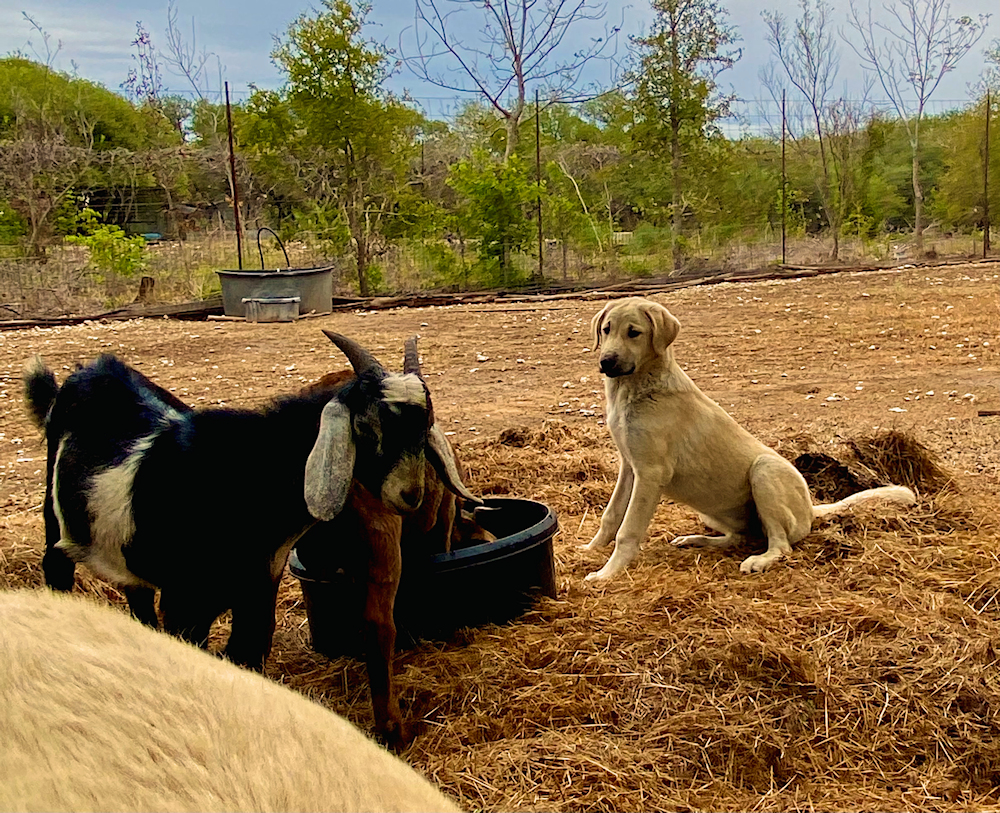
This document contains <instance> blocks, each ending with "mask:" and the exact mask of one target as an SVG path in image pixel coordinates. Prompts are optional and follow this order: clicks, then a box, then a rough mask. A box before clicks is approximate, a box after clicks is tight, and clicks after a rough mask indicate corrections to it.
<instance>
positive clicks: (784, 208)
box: [781, 90, 788, 265]
mask: <svg viewBox="0 0 1000 813" xmlns="http://www.w3.org/2000/svg"><path fill="white" fill-rule="evenodd" d="M787 196H788V175H787V173H786V170H785V91H784V90H782V91H781V264H782V265H784V264H785V263H786V262H787V259H788V257H787V255H786V251H785V243H786V220H787V218H788V200H787Z"/></svg>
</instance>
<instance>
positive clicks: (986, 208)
mask: <svg viewBox="0 0 1000 813" xmlns="http://www.w3.org/2000/svg"><path fill="white" fill-rule="evenodd" d="M991 104H992V102H991V99H990V91H989V90H987V91H986V145H985V148H984V149H983V259H984V260H985V259H986V255H987V254H988V253H989V250H990V113H992V108H991Z"/></svg>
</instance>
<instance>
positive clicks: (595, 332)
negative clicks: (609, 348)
mask: <svg viewBox="0 0 1000 813" xmlns="http://www.w3.org/2000/svg"><path fill="white" fill-rule="evenodd" d="M614 304H615V303H614V302H609V303H608V304H607V305H605V306H604V307H603V308H602V309H601V312H600V313H596V314H594V318H593V319H591V320H590V338H591V342H592V344H591V348H590V349H591V350H596V349H597V348H598V347H600V346H601V325H603V324H604V320H605V319H606V318H607V315H608V312H609V311H610V310H611V306H612V305H614Z"/></svg>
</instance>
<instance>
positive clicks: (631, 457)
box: [585, 297, 916, 581]
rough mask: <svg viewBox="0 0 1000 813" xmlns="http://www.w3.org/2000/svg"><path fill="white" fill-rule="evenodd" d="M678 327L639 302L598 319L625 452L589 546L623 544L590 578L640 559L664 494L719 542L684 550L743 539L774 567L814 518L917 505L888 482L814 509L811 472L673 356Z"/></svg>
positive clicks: (688, 539)
mask: <svg viewBox="0 0 1000 813" xmlns="http://www.w3.org/2000/svg"><path fill="white" fill-rule="evenodd" d="M679 331H680V322H679V321H678V320H677V319H676V318H675V317H674V316H673V314H671V313H670V311H668V310H667V309H666V308H665V307H663V306H662V305H660V304H658V303H656V302H652V301H650V300H647V299H642V298H640V297H632V298H628V299H620V300H617V301H613V302H610V303H608V304H607V305H606V306H605V307H604V309H603V310H601V312H600V313H598V314H597V315H596V316H594V318H593V320H592V322H591V334H592V338H593V344H594V349H598V348H599V349H600V351H601V353H600V366H601V372H602V373H603V374H604V375H605V380H604V392H605V399H606V403H607V424H608V428H609V429H610V430H611V437H612V438H613V439H614V442H615V445H616V446H617V447H618V451H619V454H620V456H621V461H620V468H619V471H618V482H617V483H616V484H615V489H614V492H613V493H612V495H611V500H610V502H609V503H608V506H607V508H606V509H605V510H604V514H603V516H602V517H601V526H600V529H599V530H598V532H597V534H596V535H595V536H594V538H593V539H592V540H591V541H590V543H589V544H587V545H586V546H585V547H586V548H587V549H588V550H597V549H600V548H603V547H604V546H606V545H609V544H610V543H611V542H614V543H615V549H614V552H613V553H612V555H611V558H610V559H609V560H608V561H607V563H606V564H605V565H604V567H602V568H601V569H600V570H598V571H596V572H594V573H590V574H588V576H587V580H588V581H592V580H600V579H610V578H612V577H613V576H615V575H617V574H618V573H620V572H621V571H623V570H624V569H625V568H627V567H628V566H629V565H631V564H632V563H633V562H634V561H635V559H636V558H637V557H638V555H639V550H640V546H641V543H642V541H643V540H644V539H645V536H646V530H647V528H648V527H649V523H650V521H651V520H652V518H653V513H654V511H655V510H656V506H657V504H658V503H659V501H660V498H661V497H663V496H666V497H668V498H669V499H672V500H674V501H676V502H681V503H684V504H686V505H689V506H691V507H692V508H694V510H695V511H697V512H698V514H699V515H700V516H701V519H702V520H703V521H704V523H705V524H706V525H708V526H709V527H710V528H713V529H715V530H717V531H719V532H720V533H721V534H722V536H703V535H700V534H698V535H693V536H680V537H677V538H676V539H675V540H674V544H675V545H679V546H696V547H706V548H715V549H727V548H730V547H732V546H734V545H737V544H740V543H741V542H743V541H744V540H745V539H753V540H756V539H759V538H761V537H763V538H764V539H766V541H767V550H766V551H765V552H764V553H762V554H758V555H754V556H750V557H748V558H747V559H745V560H744V561H743V563H742V564H741V565H740V570H741V571H742V572H743V573H754V572H759V571H762V570H765V569H766V568H768V567H770V566H771V565H772V564H774V563H775V562H776V561H777V560H778V559H780V558H781V557H782V556H787V555H788V554H789V553H790V552H791V550H792V545H794V544H795V543H796V542H798V541H799V540H801V539H802V538H803V537H805V536H806V535H807V534H808V533H809V532H810V530H811V529H812V522H813V519H814V518H815V517H818V516H829V515H834V514H839V513H842V512H843V511H846V510H848V509H849V508H850V507H851V506H853V505H856V504H858V503H862V502H869V501H871V500H888V501H892V502H897V503H901V504H903V505H912V504H913V503H914V502H915V501H916V497H915V495H914V493H913V492H912V491H911V490H910V489H909V488H906V487H904V486H894V485H892V486H884V487H882V488H874V489H869V490H867V491H862V492H859V493H857V494H853V495H851V496H850V497H848V498H847V499H844V500H841V501H840V502H836V503H831V504H829V505H816V506H814V505H813V504H812V498H811V496H810V494H809V488H808V486H807V485H806V481H805V480H804V479H803V477H802V475H801V474H800V473H799V472H798V471H797V470H796V468H795V467H794V466H793V465H792V464H791V463H789V462H788V461H787V460H785V458H783V457H782V456H781V455H779V454H778V453H777V452H775V451H774V450H773V449H769V448H768V447H767V446H765V445H764V444H762V443H761V442H760V441H758V440H757V439H756V438H754V437H753V436H752V435H751V434H750V433H749V432H747V431H746V430H744V429H743V428H742V427H740V426H739V425H738V424H737V423H736V421H734V420H733V419H732V418H731V417H730V416H729V414H727V413H726V411H725V410H723V409H722V407H720V406H719V405H718V404H717V403H715V402H714V401H713V400H712V399H711V398H709V397H708V396H707V395H705V393H703V392H702V391H701V390H700V389H698V387H697V386H696V385H695V383H694V382H693V381H692V380H691V379H690V378H689V377H688V376H687V374H686V373H685V372H684V371H683V370H682V369H681V368H680V366H679V365H678V364H677V362H676V360H675V359H674V351H673V347H672V344H673V342H674V340H675V339H676V338H677V334H678V332H679Z"/></svg>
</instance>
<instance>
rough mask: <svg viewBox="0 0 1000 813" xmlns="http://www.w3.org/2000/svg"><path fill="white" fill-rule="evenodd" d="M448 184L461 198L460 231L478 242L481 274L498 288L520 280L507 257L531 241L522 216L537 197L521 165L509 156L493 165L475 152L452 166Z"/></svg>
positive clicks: (530, 225) (520, 162)
mask: <svg viewBox="0 0 1000 813" xmlns="http://www.w3.org/2000/svg"><path fill="white" fill-rule="evenodd" d="M448 183H449V184H450V185H451V186H452V187H454V189H455V190H456V191H457V192H458V193H459V194H460V195H461V196H462V198H463V204H464V212H463V217H462V220H463V221H464V225H465V227H466V231H467V232H468V233H469V234H471V235H474V236H476V237H478V238H479V241H480V242H479V246H478V254H479V259H480V265H481V269H480V272H481V275H482V276H483V277H484V279H488V280H492V281H494V282H495V283H498V284H513V283H515V282H518V281H520V274H519V272H518V270H517V269H515V268H514V265H513V263H512V261H511V256H512V254H513V253H515V252H520V251H523V250H524V249H525V248H526V247H527V246H528V245H529V243H530V242H531V239H532V231H533V230H532V223H531V221H530V220H529V219H528V215H527V212H528V210H529V208H530V207H532V206H533V205H534V203H535V198H536V196H537V194H538V187H537V184H536V183H535V182H533V181H532V180H531V179H530V177H529V176H528V173H527V171H526V169H525V166H524V162H523V161H522V160H521V159H520V158H519V157H518V156H517V155H516V154H515V155H512V156H511V157H510V159H509V160H508V161H507V163H505V164H499V163H494V162H493V161H492V160H491V158H490V157H489V156H488V155H486V154H485V153H484V152H482V151H480V152H477V153H476V154H475V155H474V156H473V157H472V158H471V159H469V160H465V161H460V162H459V163H458V164H456V165H455V166H454V167H452V171H451V175H450V177H449V179H448Z"/></svg>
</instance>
